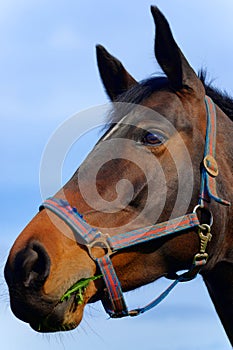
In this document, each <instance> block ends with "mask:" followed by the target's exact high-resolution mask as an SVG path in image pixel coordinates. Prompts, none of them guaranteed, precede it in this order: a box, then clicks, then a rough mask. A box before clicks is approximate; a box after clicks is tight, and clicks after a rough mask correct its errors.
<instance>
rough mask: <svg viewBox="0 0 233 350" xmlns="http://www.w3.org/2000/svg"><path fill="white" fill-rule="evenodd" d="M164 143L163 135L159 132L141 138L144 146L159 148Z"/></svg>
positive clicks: (148, 133) (149, 133)
mask: <svg viewBox="0 0 233 350" xmlns="http://www.w3.org/2000/svg"><path fill="white" fill-rule="evenodd" d="M165 141H166V138H165V136H164V135H162V134H160V133H159V132H154V131H153V132H147V133H146V134H145V135H144V137H143V143H144V144H145V145H151V146H160V145H162V144H163V143H164V142H165Z"/></svg>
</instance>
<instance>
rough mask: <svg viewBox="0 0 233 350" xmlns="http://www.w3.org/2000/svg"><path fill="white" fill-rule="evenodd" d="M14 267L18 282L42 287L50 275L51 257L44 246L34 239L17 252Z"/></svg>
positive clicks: (32, 286)
mask: <svg viewBox="0 0 233 350" xmlns="http://www.w3.org/2000/svg"><path fill="white" fill-rule="evenodd" d="M13 269H14V276H15V279H16V280H15V282H16V283H22V284H23V285H24V286H25V287H27V288H28V287H31V288H34V289H40V288H41V287H42V286H43V284H44V282H45V280H46V278H47V277H48V275H49V271H50V258H49V256H48V254H47V252H46V250H45V249H44V247H43V246H42V245H41V244H40V243H39V242H35V241H33V242H30V243H29V244H28V246H27V247H26V248H24V249H23V250H21V251H20V252H19V253H17V255H16V257H15V260H14V263H13Z"/></svg>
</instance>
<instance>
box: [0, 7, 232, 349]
mask: <svg viewBox="0 0 233 350" xmlns="http://www.w3.org/2000/svg"><path fill="white" fill-rule="evenodd" d="M151 12H152V15H153V18H154V22H155V25H156V36H155V56H156V59H157V61H158V63H159V65H160V67H161V68H162V70H163V72H164V75H163V76H159V77H152V78H149V79H147V80H144V81H142V82H137V81H136V80H135V79H134V78H133V77H132V76H131V75H130V74H129V73H128V72H127V71H126V69H125V68H124V66H123V65H122V63H121V62H120V61H119V60H118V59H116V58H115V57H113V56H112V55H111V54H110V53H108V51H107V50H106V49H105V48H103V47H102V46H100V45H98V46H97V61H98V67H99V71H100V76H101V78H102V81H103V84H104V87H105V89H106V92H107V94H108V96H109V97H110V100H111V101H112V105H113V107H112V111H111V112H109V122H108V124H107V125H108V127H107V130H106V132H105V134H104V136H103V137H102V138H101V139H100V140H99V141H98V142H97V144H96V146H95V147H94V149H93V150H92V151H91V152H90V154H89V155H88V156H87V158H86V160H85V161H84V162H83V163H82V165H81V166H80V167H79V169H78V170H77V171H76V172H75V174H74V175H73V176H72V178H71V179H70V180H69V181H68V182H67V183H66V184H65V185H64V186H63V187H62V188H61V190H60V191H58V193H56V195H55V196H54V197H51V198H49V199H47V200H46V201H45V202H44V203H43V204H42V206H41V208H40V211H39V212H38V214H37V215H36V216H35V217H34V218H33V219H32V220H31V222H30V223H29V224H28V225H27V226H26V228H25V229H24V230H23V232H22V233H21V234H20V235H19V236H18V238H17V239H16V241H15V243H14V245H13V247H12V248H11V251H10V254H9V257H8V260H7V263H6V266H5V271H4V272H5V279H6V282H7V284H8V287H9V293H10V303H11V309H12V311H13V313H14V314H15V315H16V316H17V317H18V318H19V319H21V320H23V321H25V322H27V323H29V324H30V326H31V327H32V328H33V329H34V330H36V331H38V332H55V331H67V330H71V329H73V328H75V327H77V326H78V325H79V323H80V322H81V320H82V317H83V311H84V307H85V305H86V304H88V303H93V302H95V301H97V300H101V301H102V303H103V306H104V308H105V310H106V311H107V312H108V314H109V315H110V317H125V316H137V315H139V314H141V313H143V312H145V311H147V310H148V309H150V308H151V307H153V306H155V305H156V304H157V303H158V302H159V301H161V300H162V299H163V298H164V297H165V296H166V295H167V294H168V292H169V291H170V290H171V288H173V287H174V286H175V284H176V283H178V282H185V281H188V280H190V279H192V278H194V277H195V276H196V275H197V274H198V273H200V274H201V276H202V277H203V279H204V282H205V284H206V286H207V289H208V291H209V294H210V297H211V298H212V301H213V303H214V305H215V308H216V311H217V313H218V315H219V317H220V319H221V322H222V324H223V327H224V328H225V331H226V334H227V336H228V337H229V340H230V342H231V344H232V345H233V234H232V233H233V232H232V227H233V219H232V218H233V216H232V207H231V206H230V202H229V201H231V200H232V195H233V188H232V184H231V180H232V171H233V169H232V166H233V140H232V135H233V124H232V118H233V100H232V99H231V98H230V97H229V96H227V95H226V94H223V93H221V92H220V91H218V90H217V89H215V88H213V87H212V86H210V85H208V84H207V83H205V81H204V77H203V74H201V76H200V77H198V76H197V75H196V73H195V72H194V70H193V69H192V68H191V66H190V65H189V63H188V61H187V60H186V58H185V56H184V55H183V53H182V52H181V50H180V48H179V47H178V46H177V43H176V42H175V40H174V38H173V35H172V32H171V29H170V26H169V24H168V22H167V20H166V18H165V17H164V15H163V14H162V13H161V12H160V11H159V9H158V8H157V7H154V6H152V7H151ZM106 157H108V161H106V162H105V161H104V160H105V159H106ZM99 164H101V166H100V165H99ZM97 166H98V167H97ZM97 168H98V169H97ZM93 179H94V180H93ZM93 181H94V189H93V183H91V182H93ZM87 197H88V200H87ZM183 270H185V271H186V272H181V271H183ZM163 276H164V277H167V278H169V279H174V282H173V283H172V285H171V287H169V288H168V290H166V291H165V292H164V293H163V294H162V295H161V296H159V297H158V298H157V299H155V300H154V301H152V302H151V303H150V304H148V305H147V306H146V307H142V308H138V309H135V310H131V311H129V310H128V308H127V306H126V303H125V300H124V296H123V292H125V291H130V290H133V289H135V288H138V287H140V286H142V285H145V284H148V283H151V282H153V281H155V280H157V279H159V278H160V277H163Z"/></svg>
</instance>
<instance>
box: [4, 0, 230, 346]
mask: <svg viewBox="0 0 233 350" xmlns="http://www.w3.org/2000/svg"><path fill="white" fill-rule="evenodd" d="M151 4H153V3H152V1H148V0H144V1H141V2H139V1H138V2H135V1H128V2H126V1H123V0H118V1H117V2H110V1H107V0H99V1H98V2H97V1H91V0H89V1H80V0H79V1H66V2H65V1H58V0H57V1H53V0H51V1H49V2H48V1H45V0H40V1H39V0H35V1H33V2H32V1H29V0H24V1H23V0H8V1H7V2H6V1H0V49H1V54H0V76H1V80H0V96H1V97H0V100H1V110H0V115H1V138H0V143H1V151H2V152H1V161H2V171H1V182H0V188H1V197H2V201H1V220H0V228H1V230H0V232H1V245H0V254H1V257H0V262H1V264H2V266H3V265H4V261H5V258H6V256H7V252H8V250H9V248H10V246H11V245H12V243H13V241H14V239H15V238H16V237H17V235H18V234H19V233H20V231H21V230H22V229H23V227H24V226H25V225H26V224H27V222H28V221H29V220H30V219H31V217H32V216H33V215H34V214H35V213H36V212H37V208H38V205H39V204H40V202H41V196H40V187H39V170H40V161H41V157H42V154H43V150H44V148H45V145H46V143H47V142H48V140H49V138H50V135H51V134H52V133H53V132H54V130H55V129H56V128H57V127H58V125H60V124H61V123H62V122H63V121H64V120H65V119H67V118H69V117H70V116H71V115H73V114H74V113H76V112H78V111H80V110H83V109H86V108H89V107H92V106H95V105H99V104H103V103H106V101H107V99H106V96H105V93H104V90H103V88H102V85H101V82H100V79H99V75H98V71H97V66H96V60H95V50H94V47H95V45H96V44H97V43H101V44H103V45H104V46H106V48H107V49H108V50H109V51H110V52H111V53H113V54H114V55H116V56H117V57H119V58H120V59H121V60H122V62H123V63H124V65H125V66H126V67H127V69H128V70H129V71H130V72H131V74H132V75H133V76H135V78H136V79H138V80H140V79H143V78H145V77H147V76H149V75H151V74H152V73H153V72H158V71H159V67H158V65H157V63H156V62H155V59H154V55H153V38H154V25H153V20H152V18H151V15H150V10H149V7H150V5H151ZM154 4H156V5H158V6H159V7H160V9H161V10H162V11H163V12H164V13H165V14H166V16H167V18H168V19H169V22H170V24H171V27H172V30H173V33H174V35H175V38H176V40H177V42H178V43H179V45H180V47H181V48H182V50H183V51H184V53H185V55H186V57H187V58H188V60H189V62H190V63H191V64H192V66H193V67H194V69H195V70H198V69H199V68H200V67H207V68H208V72H209V76H210V78H215V79H216V80H215V84H216V85H217V86H219V87H220V88H223V89H226V90H227V91H228V92H229V93H233V88H232V85H231V84H232V75H231V72H232V58H233V46H232V10H233V3H232V2H231V1H229V0H222V1H221V3H220V2H219V1H215V0H212V1H210V0H205V1H200V0H195V1H194V0H190V1H186V0H175V1H172V2H171V1H169V0H157V1H156V3H154ZM96 137H97V136H96V133H95V132H93V133H91V134H88V136H87V137H86V139H85V142H82V145H83V144H85V147H82V146H80V147H79V154H77V153H76V151H77V148H75V149H74V151H73V153H72V154H71V155H69V157H68V158H67V162H66V164H65V169H64V174H65V175H64V179H66V178H68V177H69V176H70V175H72V172H73V171H74V170H75V168H76V167H77V166H78V163H79V161H80V159H82V158H83V157H84V155H85V154H86V152H87V149H90V148H91V146H92V145H94V143H95V142H96ZM1 281H2V282H1ZM1 281H0V283H1V291H0V295H1V303H0V329H1V348H2V349H6V350H15V349H18V350H21V349H25V348H26V347H29V346H30V348H32V349H33V350H36V349H41V348H43V349H44V350H47V349H65V350H66V349H69V350H72V349H77V348H78V347H80V348H81V347H82V346H85V347H86V348H92V347H95V349H96V350H98V349H111V350H114V349H118V348H119V347H121V348H123V349H124V348H125V349H128V348H129V347H130V348H131V347H132V348H134V349H135V350H137V349H141V348H142V347H143V346H145V345H146V347H147V349H148V350H150V349H151V350H152V349H159V350H162V349H171V348H172V349H179V350H182V349H190V350H192V349H193V350H194V349H195V350H197V349H202V348H203V347H205V349H211V350H213V349H221V350H225V349H226V350H227V349H230V345H229V343H228V340H227V339H226V336H225V333H224V331H223V329H222V326H221V324H220V322H219V320H218V318H217V316H216V313H215V311H214V309H213V306H212V304H211V302H210V299H209V297H208V294H207V292H206V289H205V287H204V285H203V283H202V281H201V278H198V279H196V280H195V281H193V282H190V283H189V284H185V285H180V286H178V287H177V289H176V290H175V291H174V292H173V293H172V295H171V296H169V297H168V299H167V300H166V301H165V302H163V303H162V304H161V305H160V306H159V307H158V308H157V309H156V310H154V311H152V312H150V313H148V314H147V315H143V316H142V317H139V318H138V319H129V320H128V319H126V320H119V321H118V320H106V315H105V314H104V312H103V311H102V308H101V306H99V305H98V304H97V305H94V306H93V307H90V308H89V309H87V312H86V316H85V319H84V321H83V323H82V324H81V328H80V329H79V330H75V331H73V332H71V333H69V334H68V333H66V334H62V335H49V336H41V335H39V334H36V333H35V332H33V331H32V330H31V329H30V328H29V327H28V326H27V325H26V324H24V323H22V322H20V321H18V320H17V319H16V318H15V317H14V316H13V315H12V314H11V312H10V310H9V302H8V297H7V290H6V286H5V285H4V282H3V277H2V271H1ZM165 285H167V282H166V281H161V282H160V283H157V284H156V285H152V286H147V287H145V288H141V289H140V290H139V291H135V292H133V293H130V295H129V300H131V299H132V303H133V304H134V305H136V306H137V305H141V304H143V303H145V302H146V301H149V300H150V299H151V298H153V296H154V293H156V292H158V291H159V290H161V288H162V287H164V286H165Z"/></svg>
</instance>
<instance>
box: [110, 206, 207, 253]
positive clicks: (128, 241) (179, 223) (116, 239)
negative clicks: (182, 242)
mask: <svg viewBox="0 0 233 350" xmlns="http://www.w3.org/2000/svg"><path fill="white" fill-rule="evenodd" d="M198 225H200V222H199V219H198V217H197V214H196V213H191V214H187V215H184V216H181V217H179V218H176V219H172V220H170V221H165V222H162V223H159V224H156V225H152V226H148V227H143V228H140V229H138V230H133V231H129V232H126V233H122V234H118V235H115V236H113V237H110V238H109V239H108V242H109V243H110V246H111V248H112V249H113V251H118V250H120V249H123V248H127V247H131V246H133V245H137V244H140V243H145V242H147V241H150V240H155V239H158V238H161V237H163V236H169V235H172V234H176V233H177V232H179V233H181V232H182V231H185V230H187V229H190V228H193V227H196V226H198Z"/></svg>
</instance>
